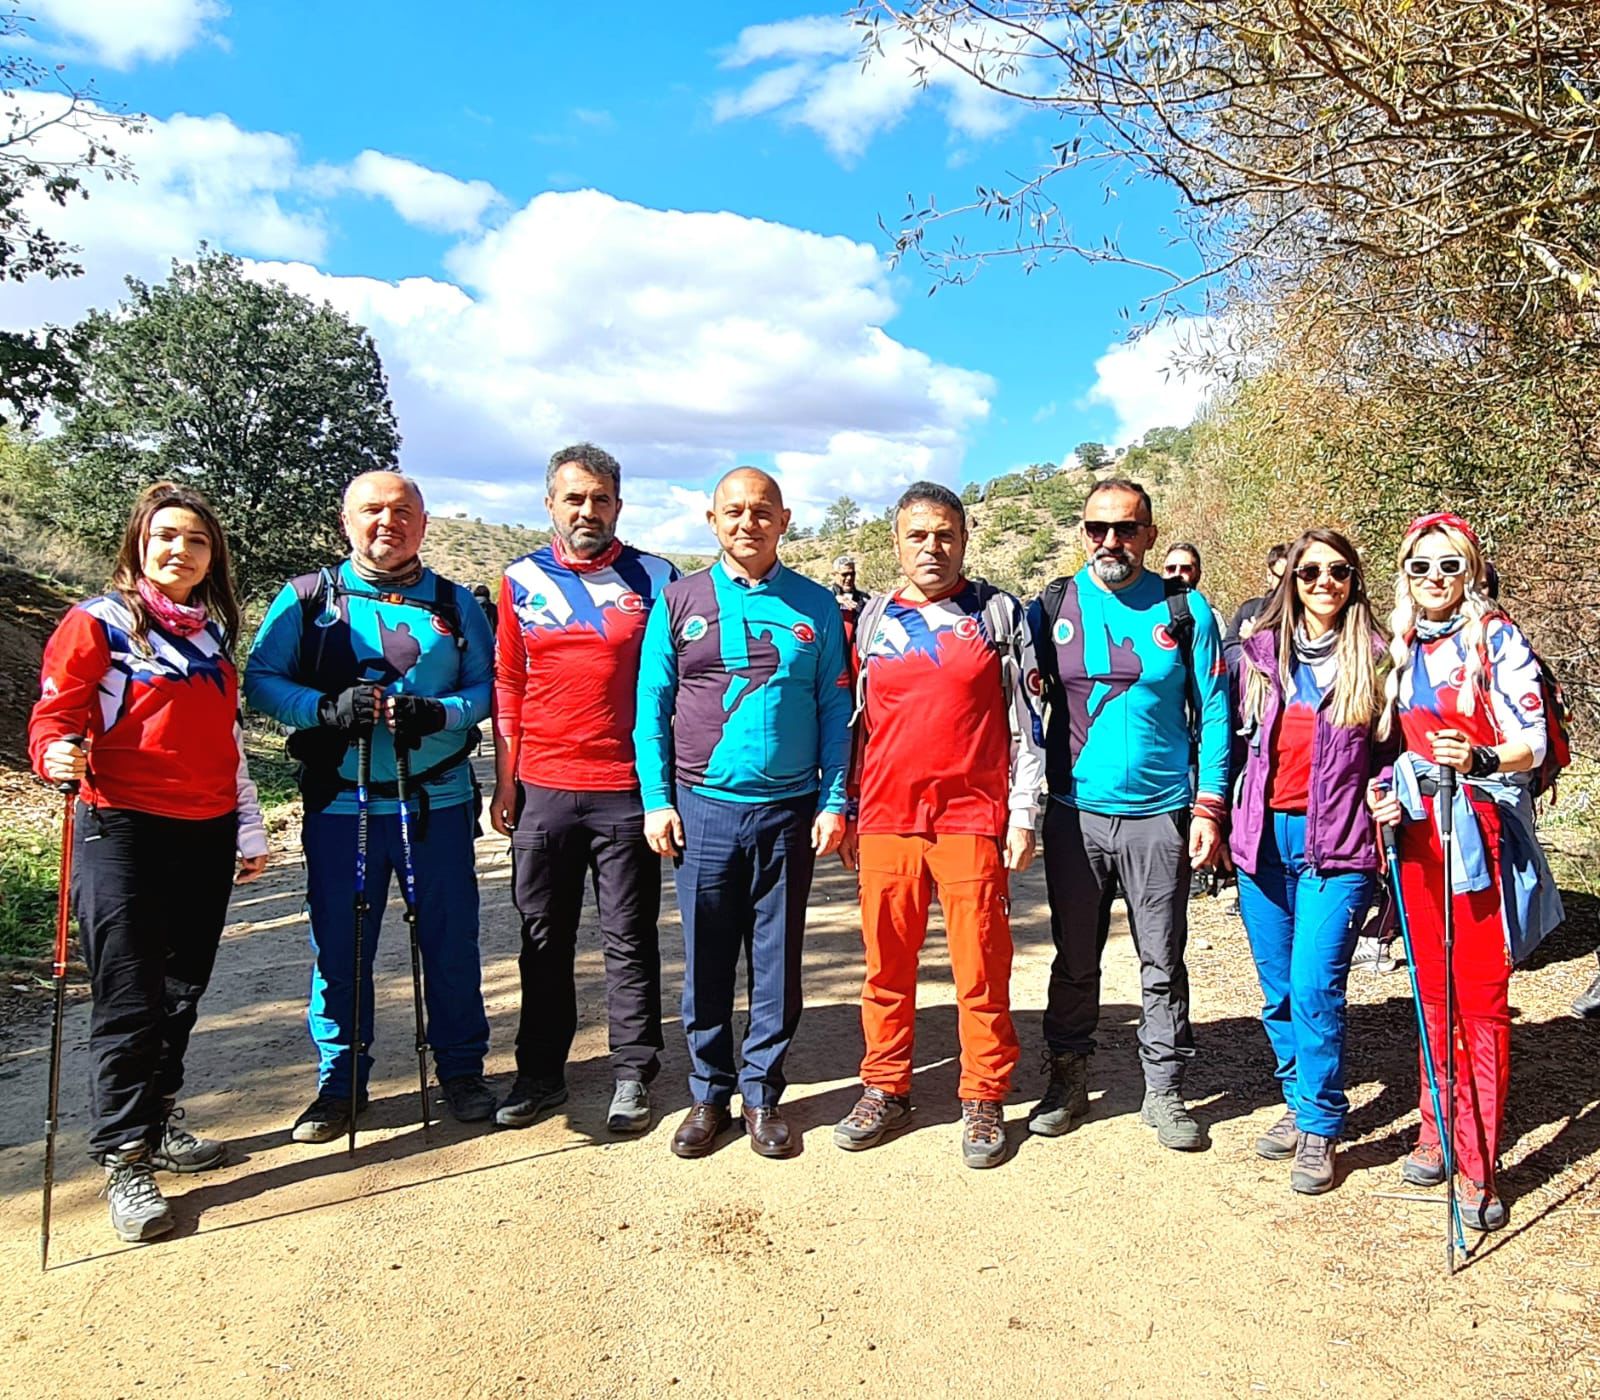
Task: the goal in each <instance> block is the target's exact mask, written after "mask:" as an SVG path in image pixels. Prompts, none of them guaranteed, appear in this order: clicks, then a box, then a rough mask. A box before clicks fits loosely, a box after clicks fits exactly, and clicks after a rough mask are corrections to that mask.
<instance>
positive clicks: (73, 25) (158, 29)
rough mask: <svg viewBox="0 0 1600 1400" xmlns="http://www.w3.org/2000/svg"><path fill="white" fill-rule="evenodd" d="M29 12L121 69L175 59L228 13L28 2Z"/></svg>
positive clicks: (120, 1) (101, 0)
mask: <svg viewBox="0 0 1600 1400" xmlns="http://www.w3.org/2000/svg"><path fill="white" fill-rule="evenodd" d="M28 10H29V13H30V14H31V15H33V16H34V18H36V19H38V20H39V21H41V22H42V23H43V24H44V25H45V26H47V28H48V29H50V30H54V31H55V33H56V34H57V35H59V36H60V38H61V39H64V40H66V41H67V42H68V43H69V44H71V45H74V46H79V45H81V46H82V47H83V48H84V49H85V50H86V51H87V52H88V54H89V56H90V57H92V58H93V59H94V60H95V61H96V62H98V63H103V64H105V65H106V66H107V67H108V68H120V69H127V68H132V67H133V66H134V64H136V63H138V62H140V61H141V60H156V61H159V60H162V59H169V58H176V57H177V56H178V55H179V54H180V53H182V52H183V51H184V50H185V49H188V48H191V47H192V46H193V45H195V44H197V43H199V42H200V41H201V40H202V39H204V38H207V37H210V36H211V34H212V30H211V28H210V26H211V25H212V23H213V22H214V21H216V20H220V19H222V18H223V17H224V16H225V15H226V14H227V13H228V7H227V6H226V5H224V4H222V3H221V2H220V0H31V3H30V4H29V6H28Z"/></svg>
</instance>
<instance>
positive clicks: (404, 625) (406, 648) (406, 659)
mask: <svg viewBox="0 0 1600 1400" xmlns="http://www.w3.org/2000/svg"><path fill="white" fill-rule="evenodd" d="M378 646H379V647H380V648H381V651H382V655H381V656H378V657H375V658H371V659H369V660H368V661H367V663H366V666H365V670H366V672H367V674H366V675H364V676H363V677H362V679H363V680H364V681H370V682H371V683H372V684H374V685H393V684H394V683H395V682H396V681H402V680H404V679H405V678H406V677H407V676H409V675H410V674H411V671H412V668H413V667H415V666H416V664H417V662H419V661H421V660H422V643H421V642H419V641H418V640H417V639H416V638H415V637H414V636H413V635H412V633H411V624H410V623H409V622H401V623H397V624H396V625H395V626H393V627H391V626H389V624H388V623H387V622H386V621H385V620H384V617H383V614H382V613H379V614H378ZM373 672H377V673H378V674H373Z"/></svg>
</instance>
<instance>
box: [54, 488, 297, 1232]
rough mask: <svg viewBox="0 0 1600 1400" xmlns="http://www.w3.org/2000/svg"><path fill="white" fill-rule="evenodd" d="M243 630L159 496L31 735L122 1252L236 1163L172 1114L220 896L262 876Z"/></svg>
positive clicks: (58, 637) (209, 529) (147, 504)
mask: <svg viewBox="0 0 1600 1400" xmlns="http://www.w3.org/2000/svg"><path fill="white" fill-rule="evenodd" d="M238 630H239V605H238V603H237V601H236V600H235V598H234V592H233V582H232V578H231V576H230V574H229V569H228V546H227V541H226V539H225V538H224V536H223V533H222V526H221V524H220V523H219V522H218V520H217V517H216V513H215V512H214V511H213V510H212V509H211V506H210V504H209V503H208V502H207V501H206V500H205V498H204V497H203V496H201V495H200V494H199V493H198V492H196V491H191V490H189V489H187V488H185V487H182V486H175V485H173V484H172V483H171V482H157V483H156V484H155V485H154V486H151V487H149V488H148V489H146V490H145V491H144V493H143V494H142V495H141V496H140V497H139V499H138V501H137V503H136V504H135V505H134V508H133V514H132V516H131V517H130V518H129V520H128V528H127V530H126V531H125V532H124V534H123V539H122V547H121V549H120V550H119V552H118V554H117V562H116V568H115V570H114V572H113V574H112V578H111V589H110V591H109V592H107V593H105V594H103V595H101V596H100V597H98V598H91V599H89V600H88V601H87V602H83V603H79V604H77V605H76V606H75V607H73V608H72V609H71V610H69V611H68V613H67V615H66V616H65V617H64V618H62V620H61V623H60V625H59V626H58V627H57V628H56V630H55V632H54V634H53V635H52V636H51V638H50V641H49V644H48V645H47V646H46V647H45V653H44V667H43V672H42V675H41V678H40V698H39V701H38V703H37V704H36V705H35V706H34V709H33V717H32V719H31V721H30V723H29V726H28V752H29V756H30V758H31V759H32V762H33V766H34V768H35V769H36V771H37V772H38V773H39V774H40V776H42V777H44V778H46V779H48V780H49V781H50V782H53V783H67V782H71V783H77V784H78V811H77V830H76V834H75V840H74V846H73V879H72V892H71V893H72V904H73V912H74V913H75V914H76V915H77V919H78V932H79V937H80V939H81V941H82V944H83V954H84V961H85V962H86V963H87V964H88V966H89V976H90V982H91V986H92V990H93V994H94V1005H93V1009H92V1011H91V1013H90V1021H89V1056H90V1061H91V1080H92V1092H93V1100H94V1102H93V1115H94V1126H93V1128H92V1130H91V1132H90V1135H89V1150H90V1153H91V1155H93V1156H94V1157H95V1158H96V1160H98V1161H99V1162H101V1163H102V1164H103V1165H104V1167H105V1169H106V1177H107V1182H106V1195H107V1197H108V1198H109V1200H110V1203H111V1223H112V1227H113V1228H114V1229H115V1230H116V1232H117V1234H118V1236H119V1237H120V1238H122V1239H124V1240H127V1241H130V1242H137V1241H143V1240H149V1239H154V1238H155V1237H156V1236H157V1235H162V1234H165V1233H166V1232H167V1231H168V1230H170V1229H171V1228H172V1223H173V1222H172V1212H171V1210H170V1208H169V1207H168V1205H167V1202H166V1200H165V1199H164V1198H163V1196H162V1194H161V1190H160V1188H159V1187H158V1186H157V1185H156V1181H155V1176H154V1172H155V1170H156V1169H157V1168H161V1169H164V1170H167V1171H177V1172H193V1171H203V1170H205V1169H206V1168H207V1167H214V1166H217V1165H219V1164H220V1163H221V1162H222V1160H223V1158H224V1156H225V1152H224V1149H223V1146H222V1144H221V1143H217V1142H211V1141H208V1140H206V1139H204V1138H198V1137H196V1136H195V1135H194V1134H192V1133H190V1132H189V1131H187V1130H186V1129H185V1128H183V1127H182V1126H181V1125H180V1123H179V1121H178V1120H179V1119H181V1117H182V1112H183V1111H182V1110H181V1109H178V1108H176V1107H175V1104H176V1099H177V1094H178V1090H179V1089H180V1088H181V1087H182V1084H183V1057H184V1051H185V1049H186V1048H187V1046H188V1043H189V1033H190V1031H191V1030H193V1028H194V1023H195V1017H196V1013H197V1010H198V1006H199V1001H200V996H201V994H202V993H203V992H204V991H205V989H206V984H207V982H208V981H209V980H210V977H211V968H212V963H213V962H214V960H215V958H216V954H217V944H218V943H219V941H220V940H221V937H222V926H223V923H224V921H225V919H226V917H227V910H228V895H229V890H230V888H231V886H232V884H233V883H234V881H235V878H237V881H238V883H240V884H243V883H245V882H246V881H249V880H253V879H255V878H256V877H257V876H259V875H260V874H261V872H262V870H263V869H265V867H266V860H267V836H266V829H265V827H264V825H263V824H262V820H261V810H260V807H259V805H258V803H257V801H256V792H255V786H254V785H253V784H252V783H251V781H250V776H249V773H248V771H247V769H246V765H245V758H244V750H243V745H242V739H241V735H240V731H239V723H238V712H239V682H238V673H237V672H236V670H235V669H234V664H233V659H232V655H231V653H232V649H233V644H234V641H235V639H236V637H237V635H238ZM78 736H84V737H82V738H80V737H78ZM84 738H86V739H87V751H86V748H85V743H84ZM236 855H237V863H238V874H237V877H235V873H234V872H235V857H236Z"/></svg>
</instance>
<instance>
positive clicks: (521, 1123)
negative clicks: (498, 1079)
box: [494, 1074, 567, 1128]
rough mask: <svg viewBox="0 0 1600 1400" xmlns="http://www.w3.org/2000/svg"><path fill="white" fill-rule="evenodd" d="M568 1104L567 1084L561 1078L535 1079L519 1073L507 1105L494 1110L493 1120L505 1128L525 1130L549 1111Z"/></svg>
mask: <svg viewBox="0 0 1600 1400" xmlns="http://www.w3.org/2000/svg"><path fill="white" fill-rule="evenodd" d="M566 1101H567V1081H566V1080H565V1079H564V1078H563V1077H562V1076H560V1075H556V1076H555V1077H554V1078H551V1079H534V1078H532V1077H531V1076H528V1075H521V1074H519V1075H518V1076H517V1077H516V1079H515V1080H514V1081H513V1083H512V1085H511V1092H510V1093H509V1094H507V1095H506V1097H505V1102H504V1103H502V1104H501V1105H500V1107H499V1108H497V1109H495V1111H494V1121H495V1122H496V1123H498V1124H499V1125H500V1126H501V1127H502V1128H526V1127H528V1126H530V1125H531V1124H532V1123H533V1121H534V1119H536V1118H537V1117H538V1116H539V1115H540V1114H541V1113H543V1112H544V1111H545V1109H547V1108H554V1107H555V1106H556V1105H557V1104H560V1103H565V1102H566Z"/></svg>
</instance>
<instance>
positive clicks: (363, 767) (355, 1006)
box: [348, 730, 372, 1155]
mask: <svg viewBox="0 0 1600 1400" xmlns="http://www.w3.org/2000/svg"><path fill="white" fill-rule="evenodd" d="M371 781H372V732H371V730H363V731H362V732H361V733H360V734H358V735H357V737H356V879H355V918H356V936H355V960H356V967H355V977H354V978H353V979H352V980H351V987H352V988H353V990H352V992H351V995H350V1001H351V1015H350V1145H349V1148H348V1151H349V1152H350V1153H351V1154H352V1155H353V1154H354V1153H355V1150H356V1106H357V1098H358V1093H359V1090H358V1087H357V1086H358V1085H359V1083H360V1080H361V1056H362V1055H363V1054H364V1053H365V1051H366V1048H367V1047H366V1044H365V1042H363V1041H362V1039H361V974H362V966H361V951H362V949H361V939H362V933H363V931H364V930H365V928H366V923H367V785H368V784H369V783H370V782H371Z"/></svg>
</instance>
